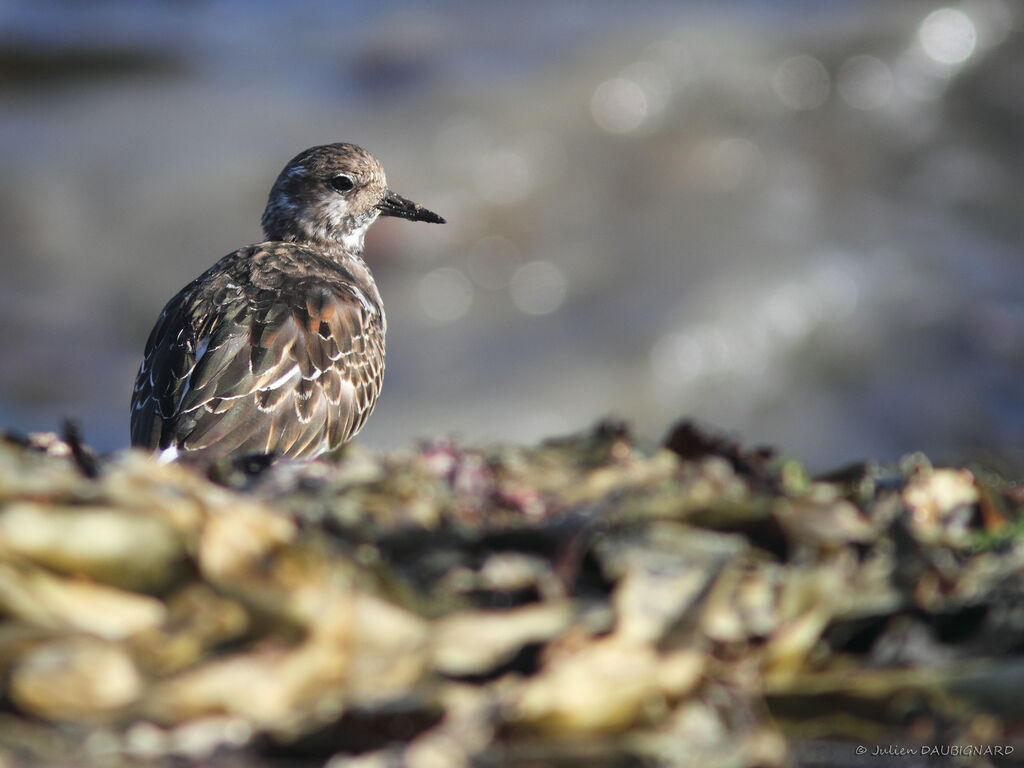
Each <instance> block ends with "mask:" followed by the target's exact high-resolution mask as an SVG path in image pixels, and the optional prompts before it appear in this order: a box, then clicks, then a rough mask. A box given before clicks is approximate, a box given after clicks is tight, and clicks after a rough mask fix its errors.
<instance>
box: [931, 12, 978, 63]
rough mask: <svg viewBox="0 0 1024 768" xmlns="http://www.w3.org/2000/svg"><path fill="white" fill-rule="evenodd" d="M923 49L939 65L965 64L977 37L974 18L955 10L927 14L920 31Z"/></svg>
mask: <svg viewBox="0 0 1024 768" xmlns="http://www.w3.org/2000/svg"><path fill="white" fill-rule="evenodd" d="M918 39H919V40H920V41H921V47H922V48H924V52H925V53H926V54H928V56H929V57H930V58H932V59H933V60H934V61H937V62H939V63H940V64H949V65H954V64H962V63H964V62H965V61H967V59H969V58H970V57H971V54H972V53H974V46H975V45H976V44H977V42H978V33H977V30H975V28H974V22H973V21H971V17H970V16H968V15H967V14H966V13H964V12H963V11H959V10H957V9H956V8H940V9H939V10H937V11H933V12H932V13H930V14H928V16H927V17H926V18H925V20H924V21H923V22H921V28H920V30H918Z"/></svg>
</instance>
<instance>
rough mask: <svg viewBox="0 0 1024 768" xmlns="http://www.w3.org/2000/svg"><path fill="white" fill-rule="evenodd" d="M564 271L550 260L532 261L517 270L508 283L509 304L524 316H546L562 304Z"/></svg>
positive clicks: (564, 284) (564, 281)
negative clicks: (510, 298)
mask: <svg viewBox="0 0 1024 768" xmlns="http://www.w3.org/2000/svg"><path fill="white" fill-rule="evenodd" d="M566 287H567V286H566V280H565V274H564V273H563V272H562V270H561V269H560V268H559V267H558V266H556V265H555V264H552V263H551V262H549V261H531V262H529V263H528V264H524V265H523V266H521V267H520V268H519V269H517V270H516V272H515V274H514V275H513V276H512V284H511V285H510V286H509V294H510V295H511V297H512V303H513V304H515V305H516V307H517V308H518V309H519V311H520V312H524V313H526V314H527V315H548V314H550V313H552V312H554V311H555V310H556V309H558V308H559V307H560V306H562V302H563V301H565V294H566Z"/></svg>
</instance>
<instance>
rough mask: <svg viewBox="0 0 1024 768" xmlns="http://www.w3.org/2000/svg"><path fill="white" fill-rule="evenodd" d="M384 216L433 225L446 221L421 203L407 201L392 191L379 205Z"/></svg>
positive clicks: (388, 192)
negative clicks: (426, 222) (427, 222)
mask: <svg viewBox="0 0 1024 768" xmlns="http://www.w3.org/2000/svg"><path fill="white" fill-rule="evenodd" d="M377 208H378V209H379V210H380V213H381V215H382V216H397V217H398V218H400V219H409V220H410V221H429V222H430V223H431V224H444V223H445V221H444V219H442V218H441V217H440V216H438V215H437V214H436V213H434V212H433V211H428V210H427V209H426V208H424V207H423V206H422V205H420V204H419V203H414V202H413V201H412V200H406V199H405V198H404V197H402V196H401V195H396V194H395V193H394V192H392V191H391V190H388V191H387V192H385V193H384V199H383V200H381V201H380V202H379V203H377Z"/></svg>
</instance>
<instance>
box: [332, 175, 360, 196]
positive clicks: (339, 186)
mask: <svg viewBox="0 0 1024 768" xmlns="http://www.w3.org/2000/svg"><path fill="white" fill-rule="evenodd" d="M327 183H328V184H330V185H331V186H332V187H333V188H334V189H336V190H338V191H339V192H348V191H349V190H350V189H352V187H354V186H355V185H356V183H355V182H354V181H352V177H351V176H346V175H345V174H343V173H342V174H339V175H337V176H335V177H334V178H333V179H331V180H330V181H329V182H327Z"/></svg>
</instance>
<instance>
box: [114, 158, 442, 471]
mask: <svg viewBox="0 0 1024 768" xmlns="http://www.w3.org/2000/svg"><path fill="white" fill-rule="evenodd" d="M380 215H390V216H400V217H402V218H408V219H412V220H417V221H432V222H438V223H441V222H443V221H444V220H443V219H441V218H440V217H439V216H437V215H436V214H434V213H432V212H430V211H428V210H426V209H424V208H422V207H420V206H419V205H416V204H415V203H411V202H410V201H408V200H406V199H404V198H402V197H399V196H398V195H395V194H394V193H392V192H390V191H389V190H388V188H387V182H386V179H385V176H384V171H383V169H382V168H381V166H380V164H379V163H378V162H377V160H376V159H374V158H373V156H372V155H370V154H369V153H368V152H366V151H365V150H364V149H362V148H360V147H357V146H355V145H352V144H329V145H326V146H321V147H313V148H312V149H308V150H306V151H305V152H303V153H301V154H300V155H298V156H297V157H295V158H294V159H293V160H292V161H291V162H290V163H288V165H287V166H285V168H284V170H283V171H282V172H281V174H280V176H278V178H277V181H276V182H275V183H274V187H273V189H272V190H271V192H270V198H269V200H268V202H267V208H266V211H265V212H264V214H263V229H264V233H265V235H266V237H267V241H266V242H262V243H258V244H256V245H251V246H249V247H247V248H242V249H240V250H238V251H235V252H234V253H231V254H229V255H227V256H225V257H224V258H223V259H221V260H220V261H218V262H217V263H216V264H215V265H214V266H212V267H211V268H210V269H208V270H207V271H206V272H204V273H203V274H202V275H200V276H199V277H198V278H196V279H195V280H194V281H192V282H191V283H189V284H188V285H187V286H185V287H184V288H183V289H182V290H181V291H180V292H179V293H178V294H177V295H176V296H175V297H174V298H173V299H171V300H170V302H168V304H167V306H166V307H164V310H163V312H162V313H161V314H160V317H159V319H158V320H157V322H156V326H155V327H154V328H153V331H152V332H151V333H150V336H149V341H148V342H147V343H146V352H145V357H144V359H143V361H142V366H141V367H140V369H139V374H138V378H137V379H136V383H135V390H134V393H133V395H132V418H131V440H132V445H135V446H139V447H143V448H150V449H157V450H161V451H164V454H163V455H164V456H165V457H167V458H173V457H177V456H180V455H182V454H191V455H194V456H199V455H202V456H205V457H219V456H229V455H246V454H254V453H259V454H267V453H269V454H276V455H281V456H288V457H292V458H310V457H314V456H317V455H319V454H321V453H324V452H326V451H330V450H333V449H335V448H337V447H338V446H340V445H341V444H342V443H344V442H346V441H347V440H349V439H350V438H352V437H353V436H354V435H355V434H356V433H357V432H358V431H359V429H360V428H361V427H362V425H363V423H364V422H365V421H366V417H367V416H369V414H370V411H371V410H373V406H374V404H375V403H376V402H377V396H378V395H379V394H380V388H381V377H382V375H383V373H384V333H385V330H386V321H385V317H384V309H383V307H382V305H381V298H380V294H379V293H378V291H377V286H376V285H375V283H374V281H373V277H372V276H371V274H370V271H369V269H368V268H367V267H366V264H365V262H364V261H363V259H362V256H361V253H362V249H363V236H364V234H365V233H366V230H367V228H368V227H369V226H370V225H371V224H372V223H373V222H374V221H375V220H376V219H377V217H378V216H380Z"/></svg>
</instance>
